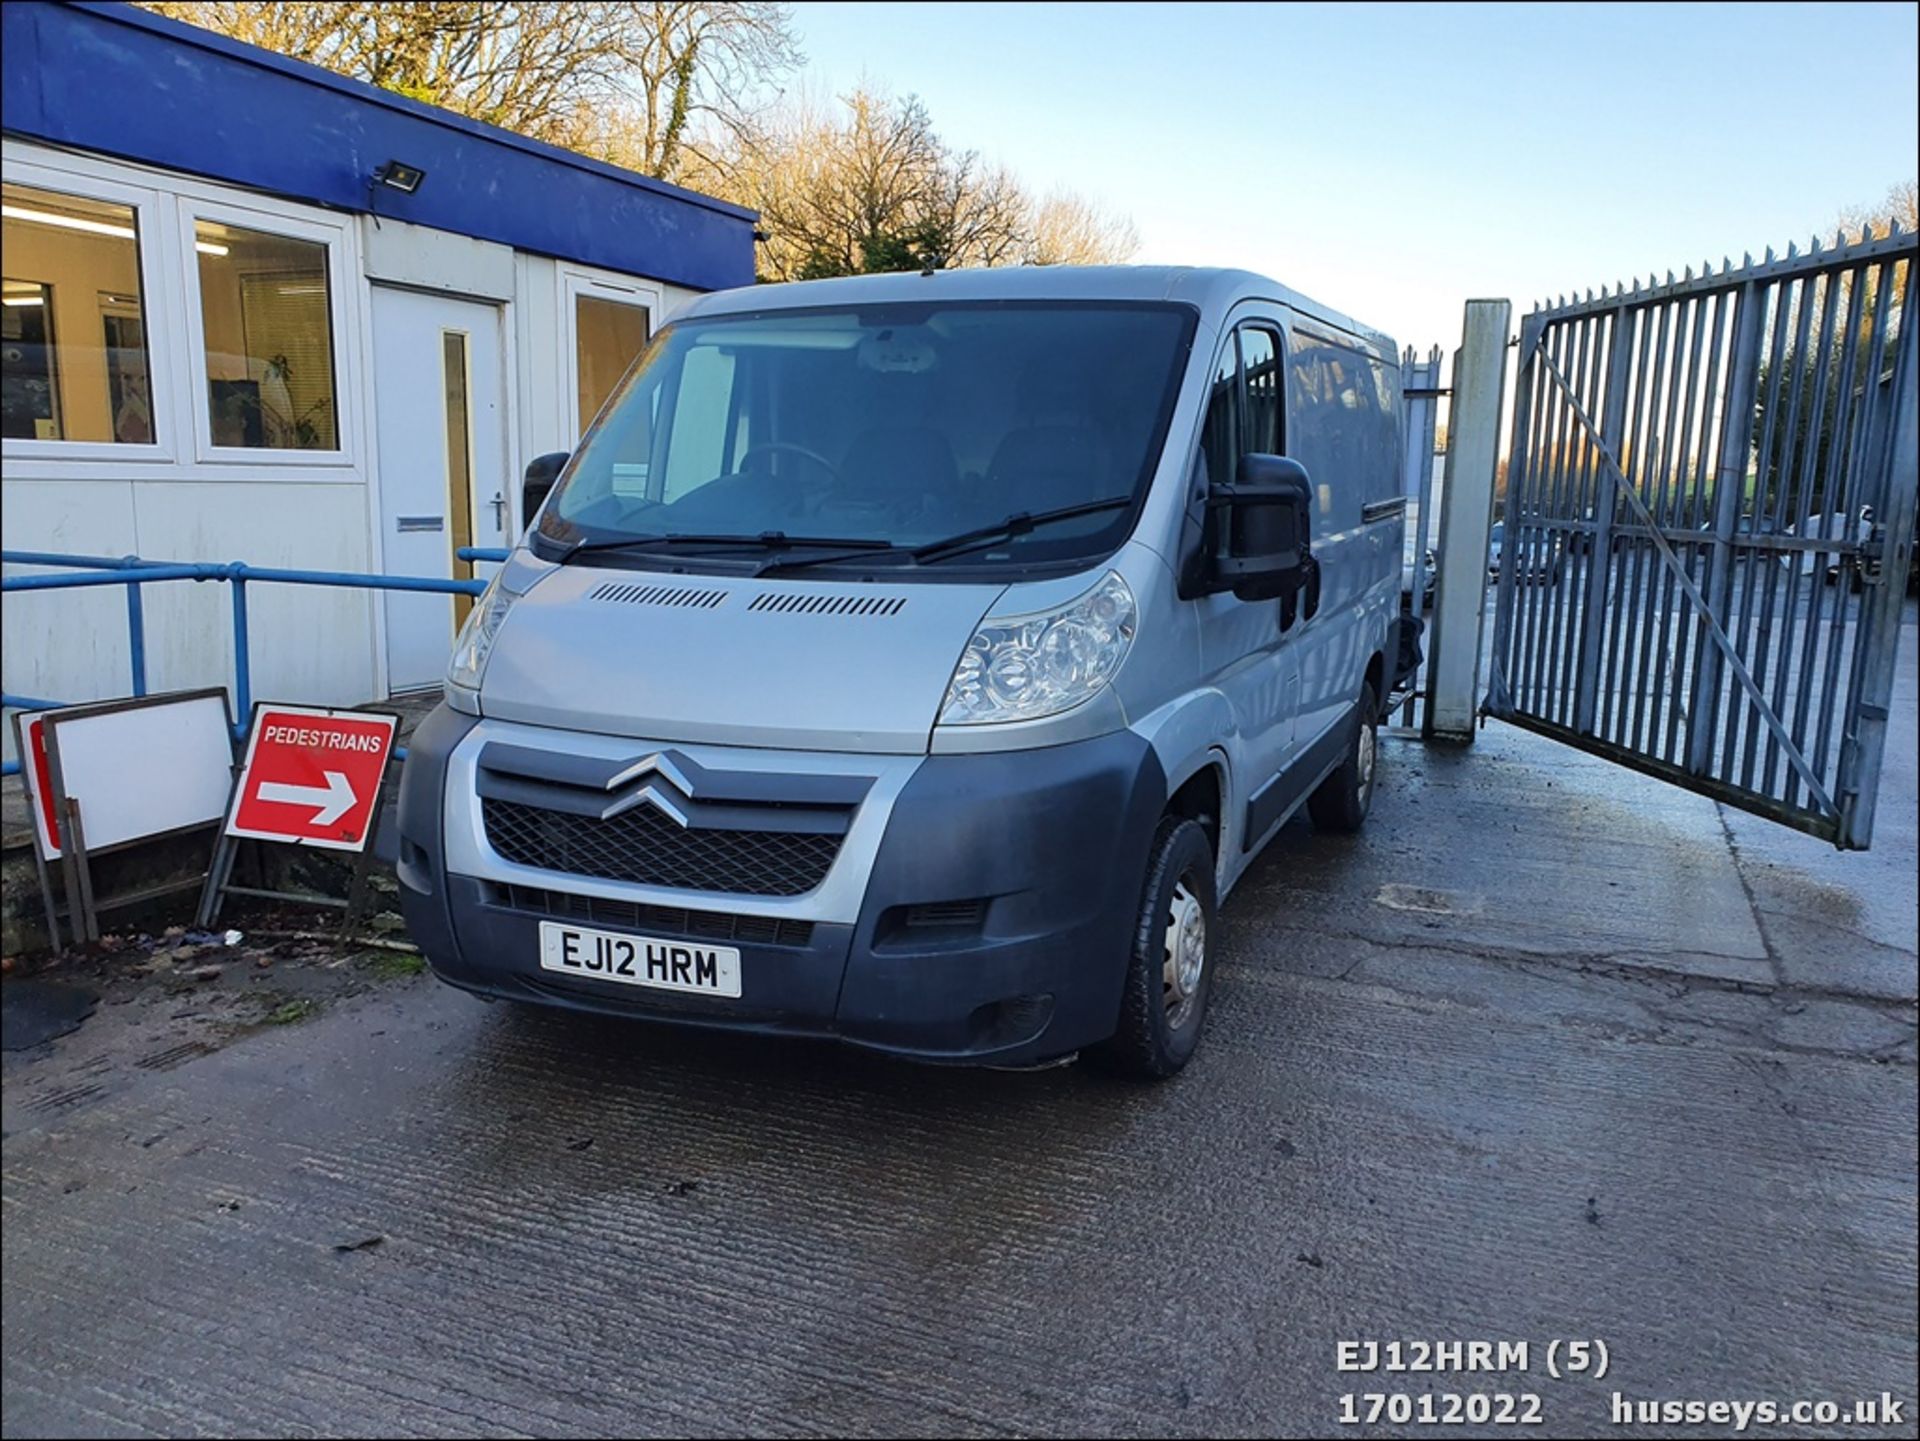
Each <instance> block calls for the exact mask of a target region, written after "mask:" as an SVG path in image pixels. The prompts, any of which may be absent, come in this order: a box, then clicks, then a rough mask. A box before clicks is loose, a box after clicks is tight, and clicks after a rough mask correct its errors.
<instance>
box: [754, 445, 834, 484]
mask: <svg viewBox="0 0 1920 1441" xmlns="http://www.w3.org/2000/svg"><path fill="white" fill-rule="evenodd" d="M760 455H767V456H773V455H797V456H799V457H800V458H801V459H802V460H804V461H808V462H810V463H811V464H813V465H817V466H818V467H819V468H820V469H821V470H823V471H825V472H826V474H827V478H828V479H829V480H834V481H837V480H839V479H840V470H839V467H837V466H836V465H834V463H833V462H832V461H830V460H828V459H827V458H826V457H825V456H824V455H822V454H820V452H819V451H817V450H808V449H807V447H806V446H804V445H796V444H794V443H793V442H792V441H790V440H763V441H761V442H760V443H759V444H758V445H750V446H748V447H747V448H746V449H745V450H743V451H742V452H741V453H740V459H739V460H738V461H736V462H735V463H734V464H735V469H737V470H738V471H740V472H742V473H743V474H744V473H745V472H746V471H747V470H748V469H750V468H751V462H752V461H753V459H754V457H755V456H760ZM767 474H768V475H772V474H773V468H772V467H771V466H769V467H768V468H767Z"/></svg>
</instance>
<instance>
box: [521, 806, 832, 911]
mask: <svg viewBox="0 0 1920 1441" xmlns="http://www.w3.org/2000/svg"><path fill="white" fill-rule="evenodd" d="M483 805H484V810H485V815H486V826H487V840H488V842H489V843H490V844H491V845H492V846H493V848H494V850H496V851H498V852H499V853H500V855H501V856H502V857H504V858H505V859H507V860H509V861H512V862H513V863H514V864H515V865H522V866H534V867H537V868H538V869H540V870H543V871H562V872H565V873H567V874H570V875H576V876H599V877H602V878H604V879H606V880H610V881H633V882H635V883H637V884H640V885H648V886H678V887H681V888H682V889H685V890H692V891H732V892H734V893H735V894H738V895H749V896H797V895H800V894H801V893H802V892H805V891H810V890H812V889H813V888H814V887H815V886H817V885H819V884H820V882H822V881H823V880H825V879H826V878H827V871H828V870H829V869H830V868H831V867H832V865H833V858H834V857H835V856H836V855H838V854H839V852H840V841H841V837H839V836H837V835H815V834H810V833H806V832H788V831H731V830H718V829H704V828H694V827H684V826H682V825H680V824H679V823H678V822H677V821H674V820H673V819H671V818H670V817H668V816H666V815H663V814H662V813H661V812H660V811H659V810H658V809H657V808H655V807H654V806H651V805H637V806H635V807H633V809H631V810H628V811H622V812H621V813H620V814H619V815H616V816H611V817H609V818H607V819H606V820H600V819H597V818H596V817H593V816H580V815H571V814H569V813H567V812H565V811H550V810H544V809H542V808H540V807H538V806H530V805H523V804H521V803H520V802H518V801H506V800H494V799H491V798H489V799H488V800H486V801H485V802H484V803H483Z"/></svg>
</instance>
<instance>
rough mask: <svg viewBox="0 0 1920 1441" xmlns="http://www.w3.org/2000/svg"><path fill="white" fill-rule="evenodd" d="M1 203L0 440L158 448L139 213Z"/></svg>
mask: <svg viewBox="0 0 1920 1441" xmlns="http://www.w3.org/2000/svg"><path fill="white" fill-rule="evenodd" d="M4 202H5V203H4V207H0V220H3V221H4V225H5V238H4V252H5V256H6V259H5V277H4V283H0V360H3V361H4V365H3V366H0V434H4V435H5V436H6V438H7V439H9V440H92V441H121V442H125V443H127V444H131V445H141V444H146V443H148V442H150V441H152V439H153V396H152V392H151V390H150V388H149V382H148V367H147V328H146V316H145V312H144V311H143V310H142V308H141V288H140V230H139V220H138V217H137V216H136V215H135V213H134V210H133V207H132V206H130V205H117V204H114V203H112V202H110V201H104V200H87V199H82V198H81V197H79V196H76V195H60V194H56V193H54V192H52V191H48V190H36V189H33V188H31V187H29V186H25V185H8V186H6V187H5V188H4Z"/></svg>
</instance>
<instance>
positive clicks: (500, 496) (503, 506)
mask: <svg viewBox="0 0 1920 1441" xmlns="http://www.w3.org/2000/svg"><path fill="white" fill-rule="evenodd" d="M487 503H488V504H489V505H491V506H492V507H493V528H494V529H495V530H497V531H499V532H500V533H501V534H502V535H505V534H506V533H507V497H506V492H504V491H499V490H496V491H495V492H494V493H493V499H492V500H490V501H488V502H487Z"/></svg>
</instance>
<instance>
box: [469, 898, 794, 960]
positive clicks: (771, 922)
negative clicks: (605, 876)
mask: <svg viewBox="0 0 1920 1441" xmlns="http://www.w3.org/2000/svg"><path fill="white" fill-rule="evenodd" d="M487 889H488V893H489V894H488V897H487V898H488V900H489V901H491V902H492V903H493V904H494V905H497V906H504V907H506V908H507V909H508V910H514V911H527V912H531V913H532V914H534V915H540V916H551V917H553V918H554V919H555V920H568V921H580V922H583V923H585V924H587V925H593V926H618V927H620V928H621V929H622V930H629V931H644V932H646V933H647V934H649V935H656V936H687V937H689V938H691V939H695V940H702V941H738V942H741V943H742V944H745V945H760V946H795V947H804V946H806V945H809V944H810V943H811V942H812V940H813V922H812V921H790V920H784V919H782V918H780V917H778V916H739V915H733V914H731V913H729V912H726V911H690V910H685V909H683V908H681V907H679V906H653V905H647V904H644V903H642V902H639V901H610V900H607V899H605V898H604V897H601V896H576V895H570V894H568V893H567V892H565V891H548V890H542V889H541V888H540V887H538V886H514V885H491V886H489V887H488V888H487Z"/></svg>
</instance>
